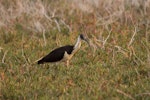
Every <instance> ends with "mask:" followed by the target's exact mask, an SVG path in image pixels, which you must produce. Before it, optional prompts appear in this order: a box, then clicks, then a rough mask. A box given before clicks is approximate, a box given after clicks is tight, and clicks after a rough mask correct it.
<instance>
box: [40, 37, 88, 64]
mask: <svg viewBox="0 0 150 100" xmlns="http://www.w3.org/2000/svg"><path fill="white" fill-rule="evenodd" d="M82 40H84V41H85V42H87V43H88V44H89V41H88V39H87V38H86V37H85V35H83V34H80V35H79V36H78V38H77V41H76V43H75V44H74V45H66V46H62V47H59V48H56V49H54V50H52V51H51V52H50V53H49V54H47V55H46V56H44V57H43V58H42V59H40V60H39V61H38V64H44V63H53V62H59V61H63V62H65V63H66V66H67V67H68V66H69V62H70V60H71V58H72V57H73V56H74V54H75V53H76V52H77V51H78V50H79V49H80V47H81V41H82Z"/></svg>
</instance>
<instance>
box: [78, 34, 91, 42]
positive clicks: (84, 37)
mask: <svg viewBox="0 0 150 100" xmlns="http://www.w3.org/2000/svg"><path fill="white" fill-rule="evenodd" d="M79 37H80V39H81V40H84V41H85V42H87V43H88V44H89V40H88V39H87V37H86V36H85V35H83V34H80V35H79Z"/></svg>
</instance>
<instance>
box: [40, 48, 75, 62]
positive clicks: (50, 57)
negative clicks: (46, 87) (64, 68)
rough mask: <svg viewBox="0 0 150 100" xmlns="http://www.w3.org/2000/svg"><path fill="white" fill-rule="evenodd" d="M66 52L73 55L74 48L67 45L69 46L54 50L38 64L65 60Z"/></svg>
mask: <svg viewBox="0 0 150 100" xmlns="http://www.w3.org/2000/svg"><path fill="white" fill-rule="evenodd" d="M65 51H66V52H67V53H68V54H71V52H72V51H73V46H71V45H67V46H63V47H60V48H57V49H55V50H53V51H52V52H50V53H49V54H48V55H47V56H45V57H44V58H42V59H41V60H39V61H38V64H43V63H44V62H57V61H60V60H61V59H62V58H63V56H64V53H65ZM56 55H57V56H56Z"/></svg>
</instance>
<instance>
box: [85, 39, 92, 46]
mask: <svg viewBox="0 0 150 100" xmlns="http://www.w3.org/2000/svg"><path fill="white" fill-rule="evenodd" d="M84 40H85V42H87V44H88V45H89V47H91V45H90V42H89V40H88V39H84Z"/></svg>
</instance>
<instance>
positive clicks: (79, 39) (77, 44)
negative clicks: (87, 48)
mask: <svg viewBox="0 0 150 100" xmlns="http://www.w3.org/2000/svg"><path fill="white" fill-rule="evenodd" d="M80 47H81V38H80V36H79V37H78V39H77V42H76V44H75V45H74V50H75V51H77V50H78V49H79V48H80Z"/></svg>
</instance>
